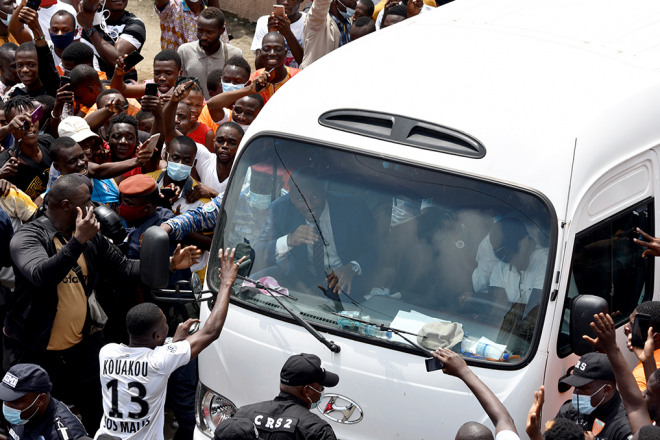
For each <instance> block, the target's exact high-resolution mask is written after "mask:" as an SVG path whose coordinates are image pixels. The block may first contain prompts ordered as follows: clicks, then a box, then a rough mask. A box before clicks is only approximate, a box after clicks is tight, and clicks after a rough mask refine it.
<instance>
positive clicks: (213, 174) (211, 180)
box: [195, 144, 229, 194]
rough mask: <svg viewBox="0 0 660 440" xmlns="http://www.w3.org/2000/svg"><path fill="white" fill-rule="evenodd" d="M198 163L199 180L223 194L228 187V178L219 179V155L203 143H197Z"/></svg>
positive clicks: (196, 156)
mask: <svg viewBox="0 0 660 440" xmlns="http://www.w3.org/2000/svg"><path fill="white" fill-rule="evenodd" d="M195 159H196V160H197V164H196V165H195V169H196V170H197V174H199V180H200V181H201V182H202V183H203V184H204V185H206V186H208V187H209V188H213V189H214V190H216V191H217V192H218V194H223V193H224V192H225V188H227V180H229V179H228V178H227V179H225V180H223V181H222V182H220V181H219V180H218V171H217V170H218V169H217V167H218V157H217V156H216V155H215V154H214V153H211V152H210V151H209V150H208V148H206V147H205V146H204V145H202V144H197V154H196V155H195Z"/></svg>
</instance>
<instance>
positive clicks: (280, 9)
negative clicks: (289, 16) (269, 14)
mask: <svg viewBox="0 0 660 440" xmlns="http://www.w3.org/2000/svg"><path fill="white" fill-rule="evenodd" d="M284 14H285V11H284V6H282V5H273V15H274V16H275V17H284Z"/></svg>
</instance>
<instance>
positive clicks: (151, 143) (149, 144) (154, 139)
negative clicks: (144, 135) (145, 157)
mask: <svg viewBox="0 0 660 440" xmlns="http://www.w3.org/2000/svg"><path fill="white" fill-rule="evenodd" d="M158 138H160V133H156V134H154V135H152V136H151V137H150V138H149V139H147V143H146V144H144V146H145V148H151V150H152V151H154V150H155V149H156V144H157V143H158Z"/></svg>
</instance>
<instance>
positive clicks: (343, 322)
mask: <svg viewBox="0 0 660 440" xmlns="http://www.w3.org/2000/svg"><path fill="white" fill-rule="evenodd" d="M339 314H340V315H343V316H350V317H351V318H358V319H363V318H361V315H362V314H361V313H360V312H358V311H353V312H348V311H346V310H343V311H341V312H339ZM367 318H368V317H367ZM337 324H338V325H339V327H341V328H344V329H349V330H353V329H358V328H360V323H359V322H357V321H353V320H352V319H347V318H339V319H337Z"/></svg>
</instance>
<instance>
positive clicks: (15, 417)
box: [2, 396, 39, 425]
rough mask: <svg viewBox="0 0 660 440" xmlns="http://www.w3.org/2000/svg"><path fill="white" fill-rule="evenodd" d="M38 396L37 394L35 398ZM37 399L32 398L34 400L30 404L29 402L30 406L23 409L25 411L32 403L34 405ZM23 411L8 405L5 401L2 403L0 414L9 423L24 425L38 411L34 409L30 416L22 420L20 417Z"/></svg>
mask: <svg viewBox="0 0 660 440" xmlns="http://www.w3.org/2000/svg"><path fill="white" fill-rule="evenodd" d="M38 398H39V396H37V399H38ZM37 399H34V402H32V404H30V406H28V407H27V408H25V409H24V410H23V411H27V410H28V409H30V408H31V407H32V405H34V404H35V403H36V402H37ZM23 411H21V410H19V409H14V408H10V407H8V406H7V404H6V403H5V402H3V403H2V414H3V415H4V416H5V419H7V421H8V422H9V423H11V424H12V425H25V424H26V423H27V422H29V421H30V419H31V418H32V417H34V415H35V414H36V413H37V412H38V411H35V412H34V413H33V414H32V415H31V416H30V417H28V418H27V419H25V420H23V419H21V413H22V412H23Z"/></svg>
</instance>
